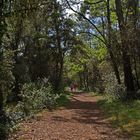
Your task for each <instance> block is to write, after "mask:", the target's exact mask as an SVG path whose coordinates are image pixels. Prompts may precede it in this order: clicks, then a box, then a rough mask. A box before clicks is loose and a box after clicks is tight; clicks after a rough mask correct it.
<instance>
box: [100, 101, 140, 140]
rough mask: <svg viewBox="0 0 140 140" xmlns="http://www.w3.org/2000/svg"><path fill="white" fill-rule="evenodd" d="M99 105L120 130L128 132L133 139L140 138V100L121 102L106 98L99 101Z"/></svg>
mask: <svg viewBox="0 0 140 140" xmlns="http://www.w3.org/2000/svg"><path fill="white" fill-rule="evenodd" d="M99 105H100V107H101V108H102V109H103V110H104V112H105V113H106V116H107V118H108V120H110V121H111V122H112V124H113V125H114V126H115V127H117V128H118V130H119V131H120V132H123V133H126V134H128V135H129V136H130V137H131V139H132V140H140V100H136V101H133V102H121V101H118V100H112V101H111V100H107V99H104V100H100V101H99Z"/></svg>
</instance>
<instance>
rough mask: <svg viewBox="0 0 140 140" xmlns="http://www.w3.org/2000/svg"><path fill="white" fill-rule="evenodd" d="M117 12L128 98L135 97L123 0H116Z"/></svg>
mask: <svg viewBox="0 0 140 140" xmlns="http://www.w3.org/2000/svg"><path fill="white" fill-rule="evenodd" d="M115 4H116V14H117V17H118V23H119V28H120V35H121V43H122V59H123V71H124V83H125V86H126V89H127V95H126V96H127V99H132V98H134V97H135V87H134V80H133V74H132V68H131V61H130V56H129V47H128V46H129V44H128V42H129V41H128V38H127V32H126V27H125V22H124V17H123V11H122V5H121V0H115Z"/></svg>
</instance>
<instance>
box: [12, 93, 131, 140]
mask: <svg viewBox="0 0 140 140" xmlns="http://www.w3.org/2000/svg"><path fill="white" fill-rule="evenodd" d="M99 99H100V97H98V96H92V95H90V94H85V93H76V94H75V95H74V96H73V97H72V98H71V101H70V103H69V104H68V105H67V106H66V107H63V108H60V109H58V110H54V111H52V112H48V111H43V112H42V113H41V115H39V116H38V117H36V118H35V119H31V120H29V121H27V122H23V123H22V124H21V126H20V129H19V131H18V132H17V134H15V135H14V136H13V138H10V140H128V139H129V138H126V137H125V136H122V135H120V134H119V133H118V132H117V131H116V129H115V128H113V127H112V125H111V124H110V123H109V122H108V121H107V119H106V117H105V115H104V114H103V113H102V111H101V110H100V108H99V107H98V105H97V101H98V100H99Z"/></svg>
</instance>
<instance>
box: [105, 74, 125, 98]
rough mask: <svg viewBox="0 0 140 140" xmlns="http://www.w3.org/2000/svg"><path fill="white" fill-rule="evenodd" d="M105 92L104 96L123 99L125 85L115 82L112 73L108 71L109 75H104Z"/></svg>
mask: <svg viewBox="0 0 140 140" xmlns="http://www.w3.org/2000/svg"><path fill="white" fill-rule="evenodd" d="M105 93H107V94H106V96H107V97H108V98H110V99H113V100H114V99H115V100H116V99H117V100H123V99H125V96H126V91H125V87H124V86H123V85H119V84H118V83H117V80H116V78H115V76H114V73H110V75H106V77H105Z"/></svg>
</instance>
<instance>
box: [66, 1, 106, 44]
mask: <svg viewBox="0 0 140 140" xmlns="http://www.w3.org/2000/svg"><path fill="white" fill-rule="evenodd" d="M65 1H66V3H67V4H68V6H69V8H70V9H71V10H72V11H73V12H75V13H77V14H79V15H80V16H82V17H83V19H85V20H86V21H88V22H89V23H90V24H91V25H92V26H93V27H94V28H95V29H96V31H97V32H98V33H99V34H100V35H101V36H102V37H103V39H104V40H105V42H106V38H105V37H104V35H103V34H102V33H101V31H100V30H99V29H98V27H97V26H96V25H95V24H94V23H93V22H92V21H91V20H90V19H88V18H87V17H86V16H85V15H84V14H82V13H80V12H78V11H76V10H74V9H73V8H72V7H71V5H70V3H69V2H68V0H65Z"/></svg>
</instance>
